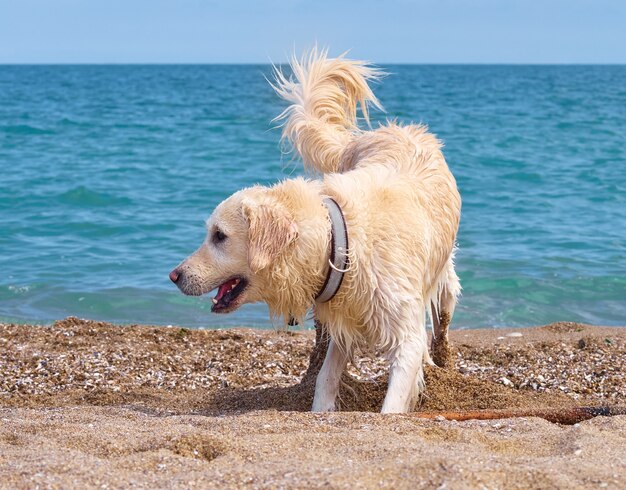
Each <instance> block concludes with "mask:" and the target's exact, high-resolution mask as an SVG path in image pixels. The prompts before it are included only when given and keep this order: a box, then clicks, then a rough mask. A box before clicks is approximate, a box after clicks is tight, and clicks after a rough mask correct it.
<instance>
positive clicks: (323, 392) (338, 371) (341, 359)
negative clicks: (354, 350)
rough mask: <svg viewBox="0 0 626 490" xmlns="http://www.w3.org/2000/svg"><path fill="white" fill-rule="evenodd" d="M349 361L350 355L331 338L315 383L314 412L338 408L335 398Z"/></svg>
mask: <svg viewBox="0 0 626 490" xmlns="http://www.w3.org/2000/svg"><path fill="white" fill-rule="evenodd" d="M347 363H348V356H347V355H346V354H345V352H344V351H343V350H342V349H341V348H340V347H339V346H338V345H337V343H336V342H335V341H334V340H332V339H331V340H330V343H329V344H328V351H327V352H326V358H325V359H324V364H322V369H320V372H319V374H318V375H317V381H316V383H315V396H314V397H313V408H312V410H313V411H314V412H332V411H334V410H335V409H336V406H335V400H336V399H337V395H338V394H339V383H340V381H341V375H342V373H343V371H344V369H345V368H346V364H347Z"/></svg>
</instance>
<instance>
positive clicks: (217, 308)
mask: <svg viewBox="0 0 626 490" xmlns="http://www.w3.org/2000/svg"><path fill="white" fill-rule="evenodd" d="M247 287H248V281H246V280H245V279H244V278H243V277H233V278H231V279H229V280H228V281H226V282H224V283H222V284H220V285H219V286H218V287H217V294H216V295H215V297H214V298H213V299H212V301H213V306H212V307H211V311H212V312H213V313H228V312H229V311H232V310H234V309H235V308H237V307H238V306H239V304H240V302H241V301H239V300H240V299H241V295H242V293H243V292H244V291H245V289H246V288H247Z"/></svg>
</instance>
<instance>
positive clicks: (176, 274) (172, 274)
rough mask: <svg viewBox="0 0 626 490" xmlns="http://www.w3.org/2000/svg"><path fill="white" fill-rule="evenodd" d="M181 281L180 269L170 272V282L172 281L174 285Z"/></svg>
mask: <svg viewBox="0 0 626 490" xmlns="http://www.w3.org/2000/svg"><path fill="white" fill-rule="evenodd" d="M179 279H180V272H179V270H178V269H174V270H173V271H172V272H170V281H172V282H173V283H176V282H178V280H179Z"/></svg>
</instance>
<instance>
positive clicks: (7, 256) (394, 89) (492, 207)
mask: <svg viewBox="0 0 626 490" xmlns="http://www.w3.org/2000/svg"><path fill="white" fill-rule="evenodd" d="M383 68H384V69H385V70H386V71H387V72H388V76H387V77H386V78H385V79H384V80H383V81H382V82H381V83H379V84H377V85H376V87H375V92H376V94H377V95H378V96H379V98H380V100H381V102H382V104H383V105H384V107H385V109H386V112H385V113H375V114H373V125H374V126H377V125H378V124H379V123H384V122H385V121H386V120H387V119H389V118H391V119H397V120H399V121H401V122H403V123H409V122H411V121H414V122H420V123H424V124H427V125H428V126H429V127H430V129H431V131H432V132H434V133H435V134H437V136H438V137H439V138H440V139H441V140H442V141H443V142H444V144H445V147H444V154H445V156H446V159H447V161H448V164H449V166H450V168H451V170H452V172H453V173H454V175H455V176H456V178H457V182H458V185H459V188H460V192H461V195H462V199H463V211H462V218H461V226H460V231H459V237H458V244H459V250H458V254H457V268H458V273H459V275H460V277H461V282H462V286H463V295H462V297H461V300H460V302H459V305H458V307H457V312H456V315H455V317H454V320H453V328H476V327H489V328H492V327H493V328H497V327H504V326H507V327H524V326H530V325H540V324H546V323H549V322H555V321H575V322H586V323H592V324H599V325H626V66H545V65H542V66H518V65H515V66H506V65H497V66H489V65H476V66H472V65H459V66H455V65H434V66H430V65H393V66H384V67H383ZM269 77H271V67H270V66H268V65H180V66H179V65H78V66H70V65H58V66H45V65H36V66H24V65H15V66H0V321H2V322H17V323H37V324H50V323H51V322H53V321H54V320H57V319H62V318H64V317H66V316H70V315H72V316H78V317H83V318H90V319H96V320H106V321H110V322H115V323H120V324H134V323H141V324H154V325H180V326H185V327H206V328H222V327H230V326H240V325H243V326H251V327H258V328H271V327H273V326H274V325H273V322H272V320H271V319H270V317H269V314H268V311H267V308H266V307H265V306H264V305H246V306H244V307H242V308H241V309H240V310H239V311H237V312H235V313H234V314H231V315H227V316H221V315H214V314H212V313H211V312H210V306H211V301H210V298H209V297H208V296H205V297H201V298H191V297H185V296H183V295H182V294H181V293H180V292H179V291H178V290H177V289H176V287H175V286H174V285H173V284H171V283H170V281H169V279H168V272H169V271H170V270H171V269H172V268H173V267H174V266H176V265H177V264H178V263H179V262H180V261H181V260H182V259H183V258H184V257H185V256H186V255H188V254H189V253H190V252H193V251H194V250H195V249H196V248H197V247H198V246H199V245H200V244H201V242H202V241H203V239H204V234H205V230H204V220H205V219H206V218H207V217H208V216H209V214H210V213H211V211H212V209H213V208H214V207H215V206H216V205H217V204H218V203H219V202H220V201H222V200H223V199H224V198H226V197H227V196H228V195H230V194H231V193H233V192H235V191H237V190H238V189H241V188H243V187H246V186H249V185H252V184H255V183H260V184H271V183H273V182H276V181H279V180H281V179H284V178H289V177H292V176H296V175H300V174H301V173H302V168H301V165H300V164H299V163H298V161H297V160H294V159H293V158H292V157H291V156H290V155H288V154H286V153H285V150H284V148H282V147H281V145H280V130H279V129H277V128H276V124H275V123H272V119H273V118H274V117H275V116H276V115H277V114H279V113H280V112H281V110H282V109H283V107H284V105H283V103H282V102H281V101H280V100H279V99H278V97H277V96H276V95H275V94H274V93H273V91H272V89H271V87H270V86H269V84H268V82H267V80H266V78H269ZM399 226H400V224H399Z"/></svg>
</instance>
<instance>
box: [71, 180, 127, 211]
mask: <svg viewBox="0 0 626 490" xmlns="http://www.w3.org/2000/svg"><path fill="white" fill-rule="evenodd" d="M59 200H60V201H61V202H63V203H65V204H71V205H75V206H115V205H124V204H130V203H131V202H132V201H131V200H130V199H128V198H127V197H122V196H116V195H114V194H110V193H106V192H98V191H94V190H92V189H89V188H88V187H85V186H82V185H81V186H78V187H74V188H73V189H70V190H69V191H67V192H64V193H63V194H60V195H59Z"/></svg>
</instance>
